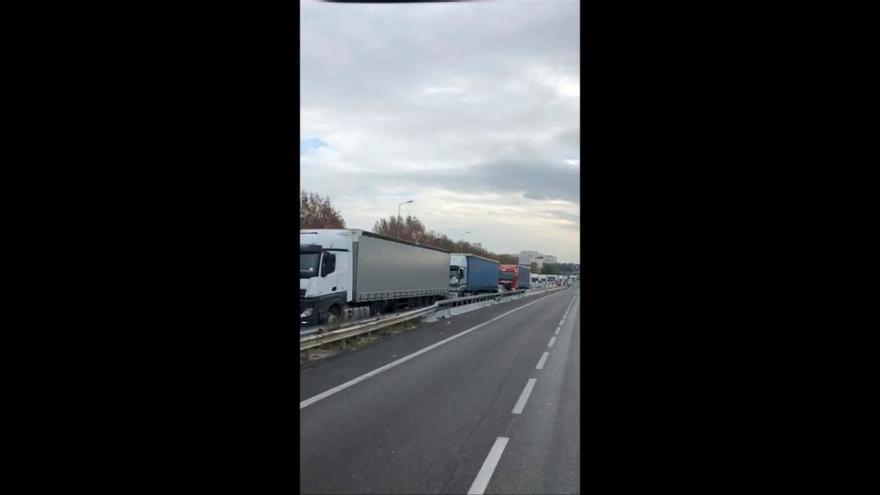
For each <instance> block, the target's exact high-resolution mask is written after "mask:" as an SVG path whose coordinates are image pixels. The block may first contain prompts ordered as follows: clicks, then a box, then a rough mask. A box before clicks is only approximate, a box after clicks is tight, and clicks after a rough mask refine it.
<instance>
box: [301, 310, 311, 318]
mask: <svg viewBox="0 0 880 495" xmlns="http://www.w3.org/2000/svg"><path fill="white" fill-rule="evenodd" d="M314 309H315V308H306V309H304V310H303V312H302V314H300V315H299V317H300V318H308V317H309V316H312V311H313V310H314Z"/></svg>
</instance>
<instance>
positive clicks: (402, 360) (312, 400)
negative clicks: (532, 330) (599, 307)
mask: <svg viewBox="0 0 880 495" xmlns="http://www.w3.org/2000/svg"><path fill="white" fill-rule="evenodd" d="M550 297H553V294H550V295H548V296H544V297H542V298H540V299H538V300H536V301H532V302H530V303H527V304H523V305H522V306H520V307H518V308H514V309H512V310H510V311H508V312H506V313H502V314H500V315H498V316H496V317H495V318H492V319H490V320H488V321H484V322H483V323H480V324H479V325H476V326H473V327H471V328H468V329H467V330H465V331H463V332H460V333H457V334H455V335H453V336H451V337H447V338H445V339H443V340H441V341H440V342H436V343H434V344H431V345H429V346H428V347H425V348H423V349H420V350H418V351H416V352H414V353H412V354H409V355H407V356H404V357H402V358H400V359H398V360H397V361H392V362H390V363H388V364H386V365H385V366H382V367H381V368H376V369H374V370H373V371H369V372H367V373H364V374H363V375H361V376H358V377H356V378H352V379H351V380H349V381H347V382H345V383H342V384H340V385H337V386H335V387H333V388H331V389H329V390H325V391H323V392H321V393H320V394H318V395H315V396H312V397H309V398H308V399H306V400H304V401H301V402H300V403H299V408H300V409H305V408H306V407H308V406H310V405H312V404H314V403H315V402H318V401H319V400H322V399H326V398H327V397H330V396H331V395H334V394H337V393H339V392H341V391H343V390H345V389H347V388H348V387H351V386H353V385H357V384H358V383H360V382H362V381H364V380H366V379H367V378H370V377H373V376H376V375H378V374H379V373H382V372H383V371H387V370H390V369H391V368H394V367H395V366H398V365H400V364H403V363H405V362H407V361H409V360H410V359H412V358H415V357H418V356H420V355H422V354H424V353H426V352H428V351H430V350H432V349H436V348H437V347H440V346H441V345H443V344H446V343H447V342H451V341H453V340H455V339H457V338H459V337H461V336H464V335H467V334H469V333H471V332H473V331H474V330H477V329H478V328H482V327H484V326H486V325H488V324H489V323H492V322H494V321H497V320H500V319H501V318H504V317H505V316H507V315H509V314H511V313H513V312H516V311H519V310H521V309H523V308H526V307H528V306H531V305H532V304H535V303H539V302H541V301H543V300H544V299H547V298H550Z"/></svg>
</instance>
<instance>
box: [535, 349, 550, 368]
mask: <svg viewBox="0 0 880 495" xmlns="http://www.w3.org/2000/svg"><path fill="white" fill-rule="evenodd" d="M549 355H550V353H549V352H545V353H544V354H541V359H539V360H538V365H537V366H535V369H536V370H542V369H544V363H546V362H547V356H549Z"/></svg>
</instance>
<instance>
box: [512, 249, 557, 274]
mask: <svg viewBox="0 0 880 495" xmlns="http://www.w3.org/2000/svg"><path fill="white" fill-rule="evenodd" d="M532 262H534V263H537V264H538V270H541V269H542V268H543V267H544V263H556V256H553V255H550V254H541V253H539V252H538V251H520V253H519V264H520V265H527V266H529V265H531V264H532Z"/></svg>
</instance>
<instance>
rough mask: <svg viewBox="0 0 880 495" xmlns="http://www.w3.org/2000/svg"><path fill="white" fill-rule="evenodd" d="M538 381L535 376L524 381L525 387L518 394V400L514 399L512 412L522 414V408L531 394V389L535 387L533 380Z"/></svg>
mask: <svg viewBox="0 0 880 495" xmlns="http://www.w3.org/2000/svg"><path fill="white" fill-rule="evenodd" d="M536 381H538V379H537V378H529V381H528V382H527V383H526V388H524V389H523V391H522V393H521V394H519V400H517V401H516V405H515V406H513V411H511V413H512V414H522V412H523V409H524V408H525V407H526V402H528V401H529V396H530V395H532V389H533V388H535V382H536Z"/></svg>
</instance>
